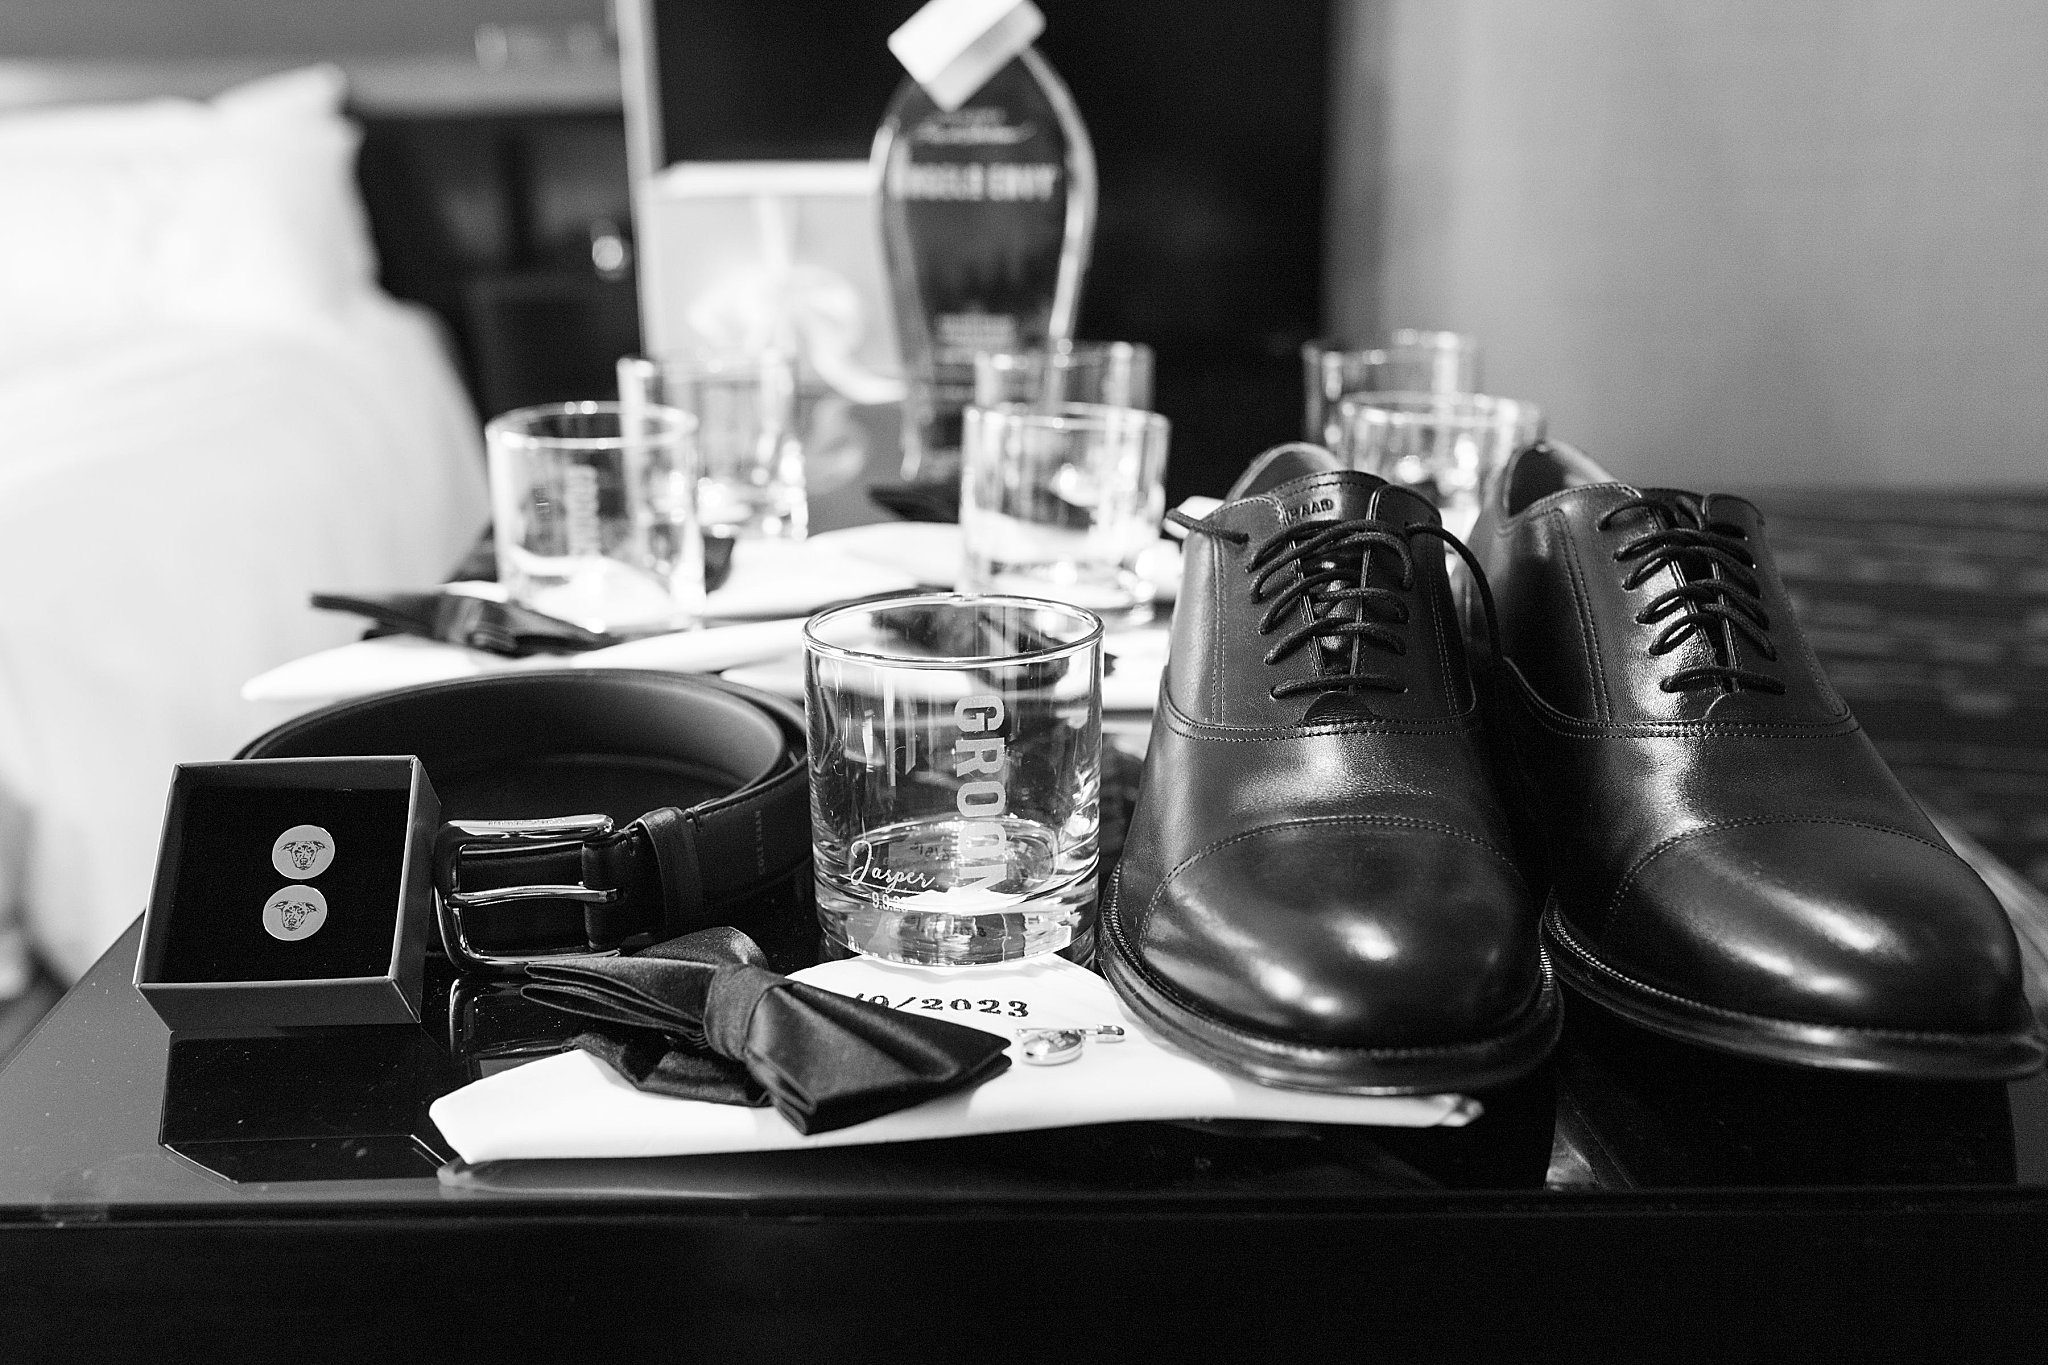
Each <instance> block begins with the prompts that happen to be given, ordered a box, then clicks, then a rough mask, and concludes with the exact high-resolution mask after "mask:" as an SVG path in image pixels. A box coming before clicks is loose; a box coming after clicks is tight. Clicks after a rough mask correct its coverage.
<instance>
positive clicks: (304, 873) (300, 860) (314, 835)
mask: <svg viewBox="0 0 2048 1365" xmlns="http://www.w3.org/2000/svg"><path fill="white" fill-rule="evenodd" d="M333 862H334V836H333V835H332V834H329V833H328V832H327V831H326V830H324V829H322V828H320V826H318V825H293V826H292V827H291V828H290V829H288V830H286V831H285V832H284V833H282V834H280V835H278V836H277V840H276V842H274V843H272V844H271V846H270V865H271V866H272V867H274V868H276V869H277V871H278V875H279V876H282V877H290V878H291V879H292V880H293V881H305V880H306V879H307V878H309V877H317V876H319V875H320V874H321V873H322V872H325V871H326V870H327V869H328V868H329V867H330V866H331V865H332V864H333Z"/></svg>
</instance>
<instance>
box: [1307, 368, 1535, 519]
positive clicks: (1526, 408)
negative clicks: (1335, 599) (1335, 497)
mask: <svg viewBox="0 0 2048 1365" xmlns="http://www.w3.org/2000/svg"><path fill="white" fill-rule="evenodd" d="M1332 426H1333V428H1334V429H1335V431H1336V433H1337V440H1336V442H1335V446H1336V450H1337V453H1338V454H1340V455H1342V456H1344V457H1345V459H1346V460H1347V461H1348V462H1349V463H1350V465H1351V467H1352V468H1353V469H1362V470H1364V471H1365V472H1366V473H1368V474H1377V475H1379V476H1380V477H1381V478H1383V479H1387V480H1389V481H1390V482H1393V483H1399V484H1406V485H1407V486H1408V487H1410V488H1414V489H1416V490H1418V491H1420V492H1421V493H1422V494H1423V495H1424V496H1425V497H1427V498H1428V499H1429V500H1430V501H1431V502H1433V503H1435V504H1436V506H1437V510H1438V511H1439V512H1441V513H1442V514H1443V523H1444V529H1445V530H1448V531H1450V532H1451V533H1452V534H1454V535H1456V536H1458V537H1460V538H1463V537H1464V536H1466V535H1468V534H1469V533H1470V532H1471V530H1472V524H1473V523H1474V522H1475V521H1477V520H1478V519H1479V499H1480V495H1481V493H1482V491H1483V490H1484V489H1485V487H1486V484H1487V481H1488V480H1490V479H1491V478H1492V477H1493V476H1494V475H1495V474H1496V473H1498V472H1499V471H1500V469H1501V467H1502V466H1504V465H1505V464H1506V463H1507V461H1508V457H1509V456H1510V455H1512V454H1514V453H1515V452H1516V451H1517V450H1519V449H1521V448H1522V447H1523V446H1525V445H1528V444H1530V443H1531V442H1533V441H1535V440H1537V439H1538V438H1539V437H1541V436H1542V435H1543V413H1542V411H1541V409H1539V408H1538V407H1537V406H1536V405H1535V404H1534V403H1525V402H1522V401H1521V400H1519V399H1514V398H1495V397H1492V396H1491V395H1488V394H1483V393H1357V394H1352V395H1351V396H1349V397H1347V398H1345V399H1344V400H1343V401H1341V402H1340V403H1338V405H1337V418H1336V421H1335V422H1334V423H1333V424H1332Z"/></svg>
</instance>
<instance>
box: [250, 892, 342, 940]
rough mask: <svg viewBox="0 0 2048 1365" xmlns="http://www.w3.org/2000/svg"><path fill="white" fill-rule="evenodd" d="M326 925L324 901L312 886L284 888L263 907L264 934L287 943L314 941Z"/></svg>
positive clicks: (325, 904)
mask: <svg viewBox="0 0 2048 1365" xmlns="http://www.w3.org/2000/svg"><path fill="white" fill-rule="evenodd" d="M325 923H327V897H325V896H323V895H321V894H320V889H319V888H318V887H315V886H287V887H285V888H283V889H282V890H280V891H278V892H276V893H275V894H273V895H272V896H271V898H270V899H269V900H267V901H265V902H264V903H263V931H264V932H265V933H267V934H269V935H270V936H271V937H272V938H275V939H282V940H284V941H285V942H286V943H296V942H298V941H299V940H300V939H302V938H311V937H313V935H315V934H317V933H319V932H320V926H321V925H323V924H325Z"/></svg>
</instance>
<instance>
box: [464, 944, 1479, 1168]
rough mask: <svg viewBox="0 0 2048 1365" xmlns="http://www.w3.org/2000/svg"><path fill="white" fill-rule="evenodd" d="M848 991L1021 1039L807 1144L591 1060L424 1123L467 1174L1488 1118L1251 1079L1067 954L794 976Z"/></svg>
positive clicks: (530, 1068)
mask: <svg viewBox="0 0 2048 1365" xmlns="http://www.w3.org/2000/svg"><path fill="white" fill-rule="evenodd" d="M795 979H796V980H798V981H807V982H809V983H810V984H812V985H814V986H819V987H822V988H824V989H826V990H831V991H838V992H839V993H841V994H843V995H856V996H867V997H868V998H870V999H872V998H875V997H876V996H886V997H887V998H888V1002H889V1003H890V1005H892V1006H894V1007H897V1008H908V1009H913V1010H923V1011H926V1012H929V1013H934V1014H936V1015H938V1016H939V1017H940V1018H944V1019H950V1020H953V1021H954V1022H956V1023H962V1024H969V1025H972V1026H974V1027H976V1028H981V1029H984V1030H986V1031H988V1032H991V1033H999V1034H1003V1035H1004V1036H1006V1037H1010V1038H1011V1039H1012V1043H1011V1047H1010V1056H1011V1063H1012V1064H1011V1066H1010V1069H1009V1070H1008V1071H1005V1072H1004V1073H1003V1074H1002V1075H1000V1076H998V1077H996V1078H995V1079H994V1080H992V1081H988V1082H986V1083H984V1084H982V1085H979V1086H976V1087H975V1088H973V1089H972V1090H967V1091H964V1092H961V1093H958V1094H953V1095H946V1096H942V1097H940V1098H939V1099H936V1100H932V1101H929V1102H927V1103H925V1104H921V1105H918V1106H917V1107H915V1108H912V1109H904V1110H899V1111H898V1112H896V1113H894V1114H887V1115H884V1116H883V1117H881V1118H878V1119H871V1120H869V1121H868V1122H866V1123H861V1124H855V1125H854V1126H853V1127H851V1128H841V1129H838V1130H836V1131H834V1132H830V1133H819V1134H815V1135H813V1136H809V1137H806V1136H805V1135H804V1134H802V1133H799V1132H797V1131H796V1130H795V1129H794V1128H792V1127H790V1126H789V1124H788V1123H787V1122H785V1121H784V1120H783V1118H782V1116H781V1115H779V1114H777V1113H776V1112H775V1111H774V1110H773V1109H746V1108H742V1107H739V1106H737V1105H723V1104H709V1103H705V1102H703V1101H701V1100H679V1099H672V1098H669V1097H668V1096H665V1095H650V1094H647V1093H645V1092H643V1091H640V1090H635V1089H634V1088H633V1087H632V1086H631V1085H629V1084H628V1083H627V1082H626V1081H625V1080H623V1079H622V1078H621V1077H620V1076H619V1074H618V1073H617V1072H615V1071H613V1070H612V1069H611V1068H610V1067H608V1066H606V1065H605V1064H604V1063H603V1062H600V1061H598V1060H597V1059H596V1058H594V1057H592V1056H591V1055H590V1054H588V1053H585V1052H566V1053H562V1054H560V1055H558V1056H553V1057H547V1058H543V1059H541V1060H540V1061H536V1062H529V1063H527V1064H526V1065H525V1066H521V1067H517V1068H515V1069H513V1070H510V1071H503V1072H499V1073H498V1074H496V1075H494V1076H488V1077H486V1078H484V1079H483V1080H480V1081H476V1082H473V1083H472V1084H470V1085H466V1086H464V1087H463V1088H462V1089H460V1090H457V1091H455V1092H453V1093H452V1094H448V1095H444V1096H442V1097H441V1098H440V1099H438V1100H436V1101H435V1102H434V1104H433V1107H432V1108H431V1110H429V1113H430V1114H431V1115H432V1117H433V1120H434V1122H435V1124H436V1125H438V1126H439V1127H440V1129H441V1133H442V1136H444V1137H446V1138H447V1139H448V1142H449V1144H450V1145H451V1146H452V1147H454V1149H455V1150H456V1151H457V1152H459V1153H461V1155H462V1158H463V1160H465V1161H468V1162H470V1163H471V1164H477V1163H481V1162H485V1161H503V1160H508V1159H514V1158H534V1157H625V1156H695V1155H702V1154H705V1153H710V1152H750V1151H771V1150H781V1149H786V1148H805V1147H846V1146H857V1145H861V1144H864V1143H874V1142H909V1141H914V1140H916V1139H919V1138H937V1137H960V1136H964V1135H966V1134H970V1133H1002V1132H1017V1131H1022V1130H1026V1129H1033V1128H1064V1127H1072V1126H1075V1125H1079V1124H1088V1123H1120V1122H1125V1121H1129V1120H1136V1119H1198V1118H1211V1119H1270V1120H1280V1121H1286V1122H1296V1123H1344V1124H1377V1125H1384V1126H1390V1127H1403V1128H1426V1127H1432V1126H1436V1125H1439V1124H1441V1125H1446V1126H1452V1127H1456V1126H1459V1125H1462V1124H1465V1123H1467V1122H1470V1121H1471V1120H1472V1119H1473V1118H1474V1117H1476V1116H1477V1115H1478V1114H1479V1112H1480V1107H1479V1105H1478V1103H1477V1102H1476V1101H1473V1100H1470V1099H1467V1098H1465V1097H1463V1096H1460V1095H1420V1096H1406V1097H1393V1098H1374V1097H1364V1096H1349V1095H1318V1094H1311V1093H1308V1092H1306V1091H1299V1090H1278V1089H1274V1088H1271V1087H1267V1086H1261V1085H1256V1084H1254V1083H1252V1082H1251V1081H1247V1080H1242V1079H1240V1078H1238V1077H1235V1076H1229V1075H1226V1074H1224V1073H1223V1072H1220V1071H1216V1070H1213V1069H1211V1068H1210V1067H1207V1066H1205V1065H1203V1064H1202V1063H1200V1062H1197V1061H1195V1060H1194V1059H1193V1058H1191V1057H1188V1056H1187V1055H1185V1054H1184V1053H1180V1052H1177V1051H1174V1050H1172V1049H1170V1048H1168V1047H1167V1046H1165V1045H1164V1044H1162V1043H1159V1042H1156V1041H1154V1040H1153V1039H1152V1038H1150V1037H1148V1036H1146V1035H1145V1034H1144V1033H1142V1032H1141V1031H1140V1030H1139V1028H1138V1025H1137V1021H1136V1020H1135V1019H1133V1018H1132V1017H1131V1016H1130V1015H1129V1014H1128V1013H1126V1012H1125V1010H1124V1008H1123V1006H1122V1004H1121V1003H1120V1002H1119V1001H1118V1000H1117V998H1116V996H1115V993H1114V992H1112V991H1111V990H1110V988H1109V985H1108V983H1106V982H1104V981H1103V980H1102V978H1100V977H1098V976H1096V975H1095V974H1094V973H1093V972H1090V971H1088V970H1086V969H1085V968H1081V967H1077V966H1075V965H1074V964H1072V963H1071V962H1067V961H1065V960H1063V959H1060V958H1053V957H1045V958H1036V959H1033V960H1032V961H1030V962H1025V963H1014V964H1005V965H1002V966H994V967H952V968H934V967H903V966H898V965H895V964H893V963H887V962H881V961H879V960H877V959H874V958H855V959H852V960H850V961H845V962H828V963H825V964H823V965H822V966H817V967H811V968H807V969H806V970H804V971H800V972H797V973H796V974H795ZM1102 1024H1121V1025H1122V1026H1123V1027H1124V1029H1125V1030H1126V1037H1125V1040H1124V1041H1123V1042H1120V1043H1113V1044H1111V1043H1101V1042H1095V1041H1090V1042H1089V1043H1088V1044H1087V1045H1086V1047H1085V1048H1084V1049H1083V1052H1082V1055H1081V1057H1080V1058H1079V1059H1078V1060H1076V1061H1072V1062H1069V1063H1066V1064H1064V1065H1061V1066H1047V1067H1039V1066H1027V1065H1025V1064H1024V1063H1022V1062H1021V1061H1019V1060H1018V1059H1017V1045H1016V1042H1015V1037H1016V1031H1017V1030H1019V1029H1025V1028H1062V1027H1066V1028H1085V1027H1090V1026H1095V1025H1102Z"/></svg>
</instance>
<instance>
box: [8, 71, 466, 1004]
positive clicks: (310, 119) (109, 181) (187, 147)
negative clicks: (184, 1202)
mask: <svg viewBox="0 0 2048 1365" xmlns="http://www.w3.org/2000/svg"><path fill="white" fill-rule="evenodd" d="M339 95H340V88H339V82H338V78H337V76H336V75H335V74H334V73H331V72H328V71H311V72H301V73H294V74H292V75H288V76H284V77H277V78H272V79H270V80H268V81H264V82H259V83H257V84H255V85H252V86H247V87H243V88H242V89H240V90H237V91H232V92H230V93H229V94H228V95H226V96H222V97H221V98H219V99H217V100H215V101H210V102H203V103H201V102H191V101H169V100H165V101H154V102H151V103H147V104H139V105H128V106H119V107H115V106H108V107H104V108H95V109H59V110H52V111H48V112H36V113H29V114H16V115H9V116H6V117H0V183H4V184H6V185H7V186H8V188H7V190H6V191H5V193H4V194H0V997H4V996H5V995H6V994H7V993H8V992H9V989H10V988H11V987H12V986H13V984H14V982H13V981H12V980H10V978H11V977H12V976H14V975H15V974H16V973H17V972H18V969H19V966H20V963H21V960H22V958H21V953H22V950H23V947H24V936H25V938H26V941H28V942H32V943H33V945H34V947H35V949H36V950H37V951H38V952H39V953H41V955H42V956H43V957H44V959H45V960H46V961H47V962H48V963H49V964H50V965H51V966H52V967H53V968H54V969H55V970H57V971H58V972H59V973H60V974H61V975H63V976H65V977H67V978H69V977H75V976H76V975H78V974H79V973H81V972H82V971H83V970H84V969H85V967H86V966H87V965H89V964H90V963H91V961H92V960H93V958H94V957H95V956H97V955H98V954H99V952H101V951H102V950H103V949H104V948H105V947H106V946H107V945H108V944H109V943H111V942H112V941H113V940H114V938H115V937H116V936H117V935H118V934H119V933H120V932H121V931H122V929H123V928H125V927H126V926H127V925H128V923H129V922H130V921H132V920H133V919H134V918H135V916H136V915H137V914H138V913H139V912H140V911H141V909H142V905H143V901H144V899H145V897H146V895H147V893H148V885H149V877H150V870H151V867H152V865H153V862H154V859H155V854H156V842H157V834H158V826H159V822H160V820H161V815H162V809H163V797H164V791H165V788H166V785H167V783H168V780H169V777H170V773H171V767H172V765H173V764H175V763H179V762H187V761H194V760H203V759H218V758H225V757H228V756H230V755H231V754H232V753H233V752H234V751H235V749H236V748H237V747H238V746H239V745H240V744H241V743H242V742H243V741H244V740H246V739H248V738H250V737H251V736H252V735H254V734H256V733H258V732H260V731H261V730H262V729H264V728H266V727H267V726H268V725H269V724H271V723H273V722H274V721H275V720H276V719H279V718H281V715H282V712H281V711H279V710H278V709H276V708H263V707H258V706H253V705H251V704H250V703H248V702H245V701H243V700H241V698H240V695H239V691H240V686H241V683H242V681H243V680H244V679H246V678H248V677H249V676H250V675H251V674H253V673H257V672H260V671H262V670H264V669H267V668H270V667H273V666H275V665H277V664H279V663H281V662H283V661H285V660H287V659H291V658H294V657H297V656H299V655H302V654H305V653H307V652H309V651H312V650H317V649H323V648H327V647H331V646H333V645H336V644H339V643H342V642H344V641H345V640H347V639H348V638H349V637H350V636H351V635H353V634H354V633H356V632H357V631H358V629H359V623H357V622H354V621H352V620H350V619H349V618H345V617H340V616H333V615H329V614H323V613H317V612H314V611H311V610H309V608H308V606H307V600H306V599H307V595H308V594H309V593H310V592H312V591H314V590H316V589H335V590H344V591H345V590H351V589H354V590H374V589H380V588H389V587H394V586H402V585H416V584H420V583H426V582H433V581H435V580H437V579H438V578H441V577H444V576H445V575H446V574H447V572H448V571H449V569H450V568H452V567H453V566H454V564H455V563H456V561H457V560H458V559H459V558H460V557H461V555H462V553H463V551H464V550H465V549H466V548H467V547H468V546H469V545H470V544H471V543H472V542H473V541H474V540H475V538H476V536H477V534H478V533H479V531H480V530H481V528H482V526H483V524H484V520H485V516H486V511H485V498H484V493H483V472H482V463H481V455H480V452H479V449H478V439H477V434H476V424H475V418H474V415H473V414H472V413H471V411H470V409H469V406H468V403H467V400H466V399H465V397H464V395H463V393H462V390H461V388H460V386H459V385H458V384H457V382H456V380H455V377H454V374H453V372H452V370H451V369H450V366H449V363H448V360H447V357H446V353H445V351H444V348H443V347H442V345H441V342H440V338H439V336H438V334H437V332H436V331H435V329H434V327H433V325H432V324H431V322H430V320H429V319H428V318H427V317H426V316H425V315H424V314H422V313H420V312H419V311H417V310H415V309H412V308H409V307H406V306H403V305H400V304H398V303H395V302H393V301H392V300H390V299H389V298H387V297H385V296H384V295H382V294H381V293H379V292H378V291H377V290H376V288H375V286H374V283H373V279H374V261H373V259H372V256H371V253H370V248H369V244H368V239H367V235H366V234H365V233H364V231H363V226H362V221H361V210H360V207H359V206H358V205H357V203H356V201H355V198H354V192H353V184H352V179H351V165H352V158H353V152H354V147H355V134H354V130H353V129H352V128H350V127H349V126H348V125H347V124H346V123H344V122H343V121H342V120H341V119H340V117H339V116H338V114H337V112H336V110H337V105H338V103H339Z"/></svg>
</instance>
